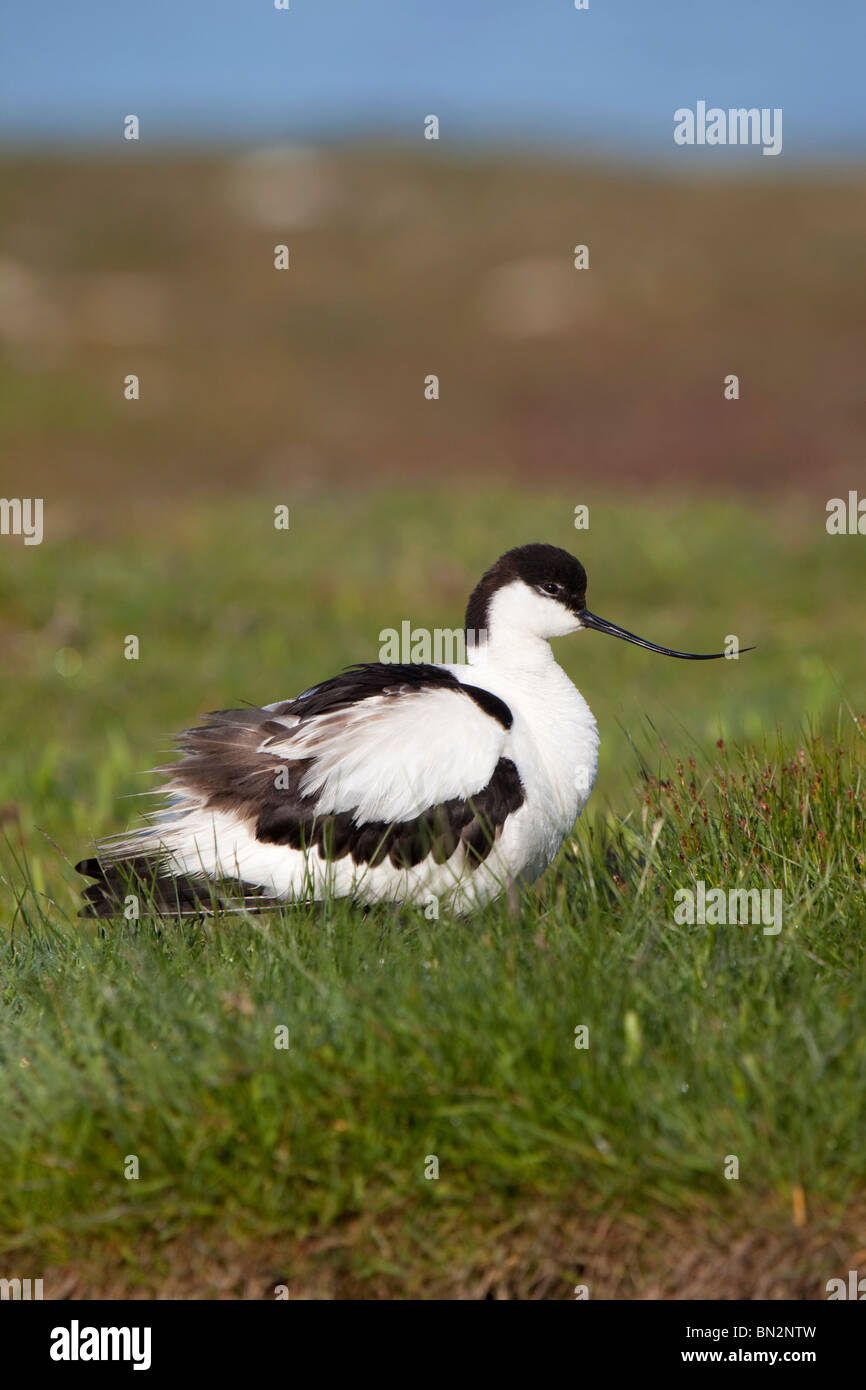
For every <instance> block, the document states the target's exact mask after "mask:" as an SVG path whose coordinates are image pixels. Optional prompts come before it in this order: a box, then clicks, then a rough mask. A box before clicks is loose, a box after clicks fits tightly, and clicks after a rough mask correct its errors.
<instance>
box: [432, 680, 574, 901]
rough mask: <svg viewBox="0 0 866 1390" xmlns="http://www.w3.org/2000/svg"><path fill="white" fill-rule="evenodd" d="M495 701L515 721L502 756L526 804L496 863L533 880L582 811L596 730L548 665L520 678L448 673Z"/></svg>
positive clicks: (505, 834)
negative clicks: (517, 777)
mask: <svg viewBox="0 0 866 1390" xmlns="http://www.w3.org/2000/svg"><path fill="white" fill-rule="evenodd" d="M451 669H453V670H454V671H455V673H456V674H457V675H458V677H459V678H460V679H461V680H463V681H466V682H468V683H471V684H474V685H479V686H482V687H483V688H484V689H486V690H490V691H492V692H493V694H494V695H498V696H499V697H500V699H502V700H504V701H505V703H506V704H507V705H508V707H509V709H510V710H511V712H512V714H513V716H514V723H513V725H512V727H511V729H510V731H509V736H508V742H507V749H506V753H507V756H509V757H510V758H511V759H512V761H513V762H514V763H515V765H516V767H517V770H518V772H519V774H520V779H521V781H522V783H523V786H524V788H525V791H526V801H525V802H524V804H523V806H522V807H521V808H520V810H519V811H517V812H516V813H515V814H514V815H512V816H510V817H509V818H508V821H507V823H506V825H505V827H504V829H503V832H502V837H501V842H500V844H499V858H500V859H501V860H502V861H503V862H504V863H505V864H506V865H507V867H508V870H509V873H510V874H512V875H513V876H514V877H518V876H519V877H521V878H523V879H525V880H527V881H531V880H533V879H535V878H537V877H538V876H539V875H540V874H541V873H543V872H544V870H545V869H546V868H547V866H548V865H549V864H550V862H551V861H552V859H553V858H554V856H555V855H556V853H557V851H558V849H559V847H560V845H561V844H562V841H563V839H564V838H565V836H566V835H567V834H568V833H569V832H570V830H571V829H572V827H573V825H574V822H575V820H576V819H577V817H578V816H579V814H580V812H581V811H582V810H583V807H584V806H585V804H586V801H587V799H588V797H589V794H590V792H591V791H592V788H593V784H594V782H595V778H596V772H597V770H598V742H599V739H598V728H597V725H596V722H595V717H594V716H593V713H592V711H591V709H590V708H589V705H588V704H587V703H586V701H585V700H584V698H583V696H582V695H581V693H580V691H579V690H578V689H577V688H576V687H575V686H574V685H573V684H572V682H571V681H570V680H569V679H568V677H567V676H566V674H565V672H564V671H563V670H562V668H561V667H560V666H558V665H557V664H556V663H555V662H554V661H553V660H552V659H551V661H550V663H549V664H548V665H546V667H545V669H544V671H543V672H541V673H539V672H538V671H533V672H532V673H531V674H530V673H527V674H526V675H525V676H524V675H521V673H519V672H515V671H514V670H511V669H498V668H497V667H496V666H495V665H494V664H493V663H485V664H482V665H478V666H475V665H473V666H455V667H453V668H451Z"/></svg>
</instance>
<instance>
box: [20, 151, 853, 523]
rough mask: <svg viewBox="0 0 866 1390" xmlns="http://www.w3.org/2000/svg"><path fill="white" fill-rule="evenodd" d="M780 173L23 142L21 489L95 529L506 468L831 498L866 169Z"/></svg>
mask: <svg viewBox="0 0 866 1390" xmlns="http://www.w3.org/2000/svg"><path fill="white" fill-rule="evenodd" d="M761 173H762V175H764V177H763V178H762V179H761V180H760V181H759V180H758V179H757V178H756V177H749V176H743V175H736V176H726V177H724V178H720V179H710V178H707V177H695V176H694V175H693V174H690V175H688V176H687V177H677V176H675V175H674V174H672V173H661V172H656V173H650V172H646V171H643V172H638V171H635V170H629V169H625V168H615V169H614V168H609V167H604V166H601V165H591V164H584V165H579V164H575V163H569V162H567V161H565V160H556V159H553V158H549V157H548V158H540V157H539V158H534V159H531V160H530V159H529V158H524V159H522V160H521V159H519V158H515V157H511V156H509V157H508V158H505V157H504V156H503V157H501V158H492V157H490V156H481V155H478V156H472V155H470V154H464V155H463V156H462V157H461V158H454V157H453V156H450V157H449V156H444V155H443V154H441V153H440V152H439V151H438V150H432V149H431V150H425V152H424V155H423V157H422V156H418V155H416V154H409V153H407V152H404V151H401V150H399V149H386V148H372V147H356V148H334V149H328V148H317V149H311V148H300V147H291V146H282V147H275V148H273V149H262V150H253V151H250V152H245V153H240V152H238V153H233V154H226V153H223V154H221V155H219V156H218V157H217V156H215V155H213V154H210V155H192V154H189V155H183V156H179V155H173V156H170V155H168V154H166V155H164V156H159V157H156V156H149V155H146V154H145V153H144V151H143V150H139V149H137V148H135V147H130V148H128V149H125V150H124V151H123V154H122V156H120V155H118V156H111V157H109V156H107V155H95V154H91V155H87V156H84V155H77V154H75V155H73V154H64V155H63V156H62V158H61V157H58V158H52V159H46V158H43V157H37V156H35V155H23V154H15V155H12V154H9V153H8V152H7V154H6V155H5V156H4V157H3V158H2V160H0V450H2V458H3V475H2V491H3V493H4V495H7V496H13V495H22V496H23V495H26V496H36V495H42V496H45V497H50V498H51V499H52V500H53V504H54V505H55V507H58V506H59V507H61V508H62V507H64V506H65V507H66V508H68V509H69V511H70V512H75V513H76V514H78V513H85V514H86V515H87V516H88V518H89V521H90V524H91V525H94V526H98V525H99V524H100V521H101V519H103V518H105V519H109V518H110V519H111V520H112V522H115V521H117V519H118V517H120V516H122V514H123V513H124V512H126V514H127V515H130V513H129V504H130V503H133V504H135V506H136V507H140V506H142V505H146V504H147V503H153V504H155V505H156V506H158V507H161V508H164V507H166V506H167V505H169V504H170V503H171V502H173V501H175V500H177V501H178V502H179V503H183V504H184V505H187V504H188V503H191V502H192V501H193V499H194V498H195V497H196V496H198V495H201V494H204V495H206V496H208V497H211V496H212V497H213V498H214V499H215V500H219V499H220V497H229V496H230V495H231V494H232V493H235V492H237V491H238V490H239V489H244V490H252V491H255V490H261V491H265V492H268V491H269V492H273V490H274V488H275V486H276V485H277V484H279V487H280V489H281V495H282V493H283V492H284V491H285V490H286V489H287V488H290V489H291V490H292V495H296V494H297V492H299V491H307V490H318V489H321V488H323V487H324V488H327V487H332V486H334V485H340V486H342V487H352V488H353V489H357V488H363V487H365V486H366V485H367V484H375V483H378V482H380V481H382V482H389V483H392V482H395V481H398V480H399V481H403V482H408V483H410V484H411V483H414V482H416V481H417V482H423V483H424V484H425V485H427V484H430V483H431V482H433V483H435V482H436V481H437V480H438V479H440V478H441V479H444V480H452V481H456V482H458V483H459V484H461V485H462V484H463V483H464V482H465V480H466V479H468V478H470V477H477V478H490V477H491V476H495V477H501V478H503V479H507V480H508V481H509V483H515V482H516V483H518V484H525V485H536V484H546V485H549V486H558V485H559V484H560V483H562V482H564V481H565V480H567V481H568V483H569V484H570V485H572V487H573V486H584V487H586V486H587V485H591V486H594V487H598V488H603V489H609V490H616V489H620V488H625V489H627V490H628V495H629V498H630V500H632V501H640V500H641V499H642V498H643V497H646V498H647V499H648V500H649V499H651V498H652V497H653V496H654V494H655V493H656V491H657V490H658V489H662V488H663V489H666V490H675V491H680V490H688V491H694V490H709V491H711V492H743V491H751V490H755V489H760V490H770V491H778V492H780V493H785V494H786V495H787V494H793V495H803V496H804V497H805V498H807V499H808V500H809V501H810V502H817V504H818V506H819V510H820V511H823V507H824V503H825V500H826V499H827V498H828V497H829V496H831V495H833V493H834V492H839V491H843V492H844V490H845V489H847V488H848V487H854V486H856V484H857V475H858V474H859V475H860V477H862V459H863V447H864V442H866V400H864V393H863V388H862V381H863V369H864V360H863V359H864V335H863V324H864V323H866V277H864V273H863V247H864V244H866V188H864V184H863V180H862V178H861V177H860V176H859V174H858V173H857V171H852V170H848V171H845V170H839V171H837V172H829V173H828V172H825V173H823V174H821V175H820V176H819V175H817V174H815V175H812V174H809V173H806V172H800V173H793V174H788V175H785V176H783V175H776V174H775V173H774V175H773V176H772V177H767V176H766V170H765V169H763V168H762V170H761ZM279 243H285V244H286V245H287V246H288V247H289V252H290V262H291V264H290V269H289V270H288V271H278V270H276V269H275V268H274V247H275V245H277V244H279ZM578 244H586V245H587V246H588V247H589V259H590V268H589V269H588V270H581V271H578V270H575V269H574V267H573V254H574V247H575V246H576V245H578ZM129 373H135V374H137V375H138V376H139V378H140V382H141V399H140V400H138V401H135V402H130V401H126V400H125V399H124V395H123V383H124V378H125V377H126V376H127V374H129ZM729 373H736V374H737V375H738V377H739V380H740V399H739V400H738V401H736V402H734V401H726V400H725V399H724V396H723V383H724V378H725V376H726V375H727V374H729ZM429 374H436V375H437V376H438V377H439V381H440V399H439V400H437V401H429V400H426V399H425V395H424V383H425V378H426V377H427V376H428V375H429ZM569 495H571V492H570V493H569Z"/></svg>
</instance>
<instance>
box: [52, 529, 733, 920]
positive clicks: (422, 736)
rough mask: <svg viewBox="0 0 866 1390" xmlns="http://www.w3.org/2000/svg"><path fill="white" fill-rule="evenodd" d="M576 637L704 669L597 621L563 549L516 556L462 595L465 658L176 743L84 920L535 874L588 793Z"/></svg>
mask: <svg viewBox="0 0 866 1390" xmlns="http://www.w3.org/2000/svg"><path fill="white" fill-rule="evenodd" d="M583 628H595V629H597V630H600V631H607V632H611V633H612V634H613V635H615V636H619V637H623V638H625V639H626V640H627V641H631V642H636V643H638V644H639V645H641V646H645V647H648V648H650V649H651V650H656V651H660V652H663V653H665V654H666V655H669V656H680V657H686V658H689V659H695V660H701V659H708V658H703V657H697V656H695V655H694V654H693V653H688V652H672V651H669V650H668V649H667V648H664V647H655V646H654V644H652V643H649V642H645V641H644V639H643V638H639V637H635V636H634V635H633V634H632V633H628V632H626V631H625V630H624V629H622V628H617V627H615V626H614V625H613V624H610V623H607V622H605V620H603V619H601V618H597V617H596V616H595V615H594V614H592V613H590V612H589V610H588V609H587V607H586V572H585V570H584V569H583V566H582V565H581V564H580V562H579V561H578V560H576V559H575V558H574V557H573V556H571V555H569V554H568V552H567V551H564V550H559V549H557V548H556V547H554V546H549V545H526V546H521V547H519V548H517V549H516V550H511V551H508V553H507V554H505V555H503V556H501V557H500V559H499V560H497V562H496V564H495V565H493V566H492V567H491V568H490V569H489V570H488V571H487V573H486V574H485V575H484V576H483V578H482V579H481V581H480V583H479V584H478V585H477V587H476V588H475V590H474V591H473V593H472V595H471V596H470V599H469V604H468V607H467V611H466V629H467V635H471V639H474V640H470V642H469V644H468V659H467V662H466V663H465V664H454V665H447V666H444V665H443V666H434V665H421V664H418V665H415V664H410V665H403V664H388V663H381V662H374V663H371V664H368V665H362V666H356V667H352V668H350V669H349V670H347V671H345V672H343V674H341V675H339V676H335V677H334V678H333V679H331V680H327V681H324V682H323V683H322V684H320V685H317V686H314V687H312V688H311V689H310V690H306V691H304V692H303V694H301V695H299V696H297V698H296V699H293V700H285V701H282V702H280V703H277V704H274V705H268V706H266V707H264V708H261V709H259V708H249V709H235V710H224V711H222V712H220V713H217V714H212V715H210V716H209V717H208V719H207V721H206V723H204V724H203V725H201V726H200V727H198V728H194V729H190V730H187V732H186V733H184V734H183V735H181V738H180V748H181V752H182V757H181V759H180V760H179V761H178V762H176V763H174V764H172V765H171V766H170V767H168V768H165V769H162V770H163V771H164V772H167V773H168V775H169V779H170V780H169V782H168V785H167V787H166V788H165V791H166V794H167V797H168V801H167V804H166V806H165V807H164V809H163V810H161V811H160V812H158V813H157V814H156V815H155V817H153V818H152V823H151V824H150V825H148V826H146V827H145V828H144V829H141V830H138V831H134V832H133V833H131V834H130V835H128V836H124V837H118V838H115V839H113V840H109V841H105V842H103V843H102V844H101V845H100V846H99V847H98V853H97V857H96V858H95V859H90V860H87V861H85V862H83V863H82V864H80V865H79V866H78V868H79V869H80V871H81V872H83V873H84V874H86V875H87V876H89V877H91V878H93V879H94V880H95V882H94V883H93V884H91V885H90V887H88V889H87V890H86V892H85V898H86V900H87V904H88V907H87V910H88V911H89V912H90V913H91V914H92V915H96V916H111V915H114V914H115V913H117V912H118V911H119V909H120V907H121V905H122V904H123V902H124V899H125V897H126V895H128V894H129V893H131V892H135V890H136V886H143V887H144V888H146V889H147V890H148V892H149V894H150V896H151V901H152V902H153V904H154V906H155V907H157V908H158V909H159V910H160V911H163V912H166V913H180V914H185V913H190V912H198V911H201V910H203V909H205V910H206V909H207V908H208V907H209V906H210V905H211V904H219V905H221V906H224V907H225V906H229V907H232V906H239V905H243V906H246V907H266V906H268V905H271V904H274V903H276V902H285V901H289V902H291V901H310V900H315V899H322V898H328V897H352V898H355V899H357V900H359V901H363V902H375V901H382V900H385V901H414V902H420V903H425V902H428V901H430V899H431V897H433V898H435V899H437V900H438V901H440V902H442V904H443V906H446V907H448V908H450V909H451V910H454V911H460V912H463V911H468V910H471V909H472V908H473V907H476V906H479V905H481V904H482V903H484V902H486V901H489V900H490V899H492V898H495V897H496V896H497V895H498V894H500V893H501V892H503V891H504V890H505V889H507V888H509V887H510V886H511V885H513V884H515V883H517V882H528V881H532V880H533V879H535V878H537V877H538V876H539V875H540V874H541V873H542V872H543V871H544V869H545V868H546V867H547V866H548V865H549V864H550V862H551V861H552V859H553V858H554V856H555V854H556V852H557V850H558V849H559V846H560V844H561V843H562V841H563V839H564V837H565V836H566V835H567V834H568V833H569V831H570V830H571V828H572V827H573V825H574V822H575V819H576V818H577V816H578V815H579V814H580V811H581V810H582V808H583V806H584V804H585V802H586V800H587V797H588V796H589V793H590V791H591V789H592V786H593V783H594V781H595V774H596V766H597V755H598V732H597V728H596V723H595V719H594V718H593V716H592V713H591V711H590V709H589V707H588V705H587V704H586V701H585V700H584V699H583V697H582V695H581V694H580V693H579V691H578V690H576V689H575V687H574V685H573V684H572V683H571V681H570V680H569V679H568V677H567V676H566V675H565V673H564V671H562V670H561V668H560V667H559V666H558V665H557V664H556V662H555V660H554V658H553V653H552V651H551V649H550V645H549V641H550V639H551V638H553V637H560V636H566V635H567V634H569V633H573V632H578V631H580V630H581V629H583ZM713 655H719V656H721V655H722V653H715V654H713Z"/></svg>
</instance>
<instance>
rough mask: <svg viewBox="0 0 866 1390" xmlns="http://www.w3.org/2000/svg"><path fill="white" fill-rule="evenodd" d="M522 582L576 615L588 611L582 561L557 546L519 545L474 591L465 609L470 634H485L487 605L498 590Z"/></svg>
mask: <svg viewBox="0 0 866 1390" xmlns="http://www.w3.org/2000/svg"><path fill="white" fill-rule="evenodd" d="M519 579H520V580H523V583H524V584H528V585H530V587H531V588H533V589H539V590H540V591H541V592H542V593H546V594H548V596H549V597H550V598H555V599H557V600H558V601H559V602H560V603H562V604H564V606H565V607H566V608H569V609H570V610H571V611H572V612H573V613H580V612H582V611H583V609H584V608H585V607H586V570H585V569H584V568H583V565H582V564H581V563H580V561H579V560H576V559H575V558H574V556H573V555H569V553H568V551H567V550H560V548H559V546H556V545H542V544H541V543H540V542H536V543H535V544H533V545H518V546H517V547H516V548H515V549H514V550H507V551H506V552H505V554H504V555H500V557H499V559H498V560H497V561H496V563H495V564H493V565H491V566H490V569H489V570H488V571H487V573H486V574H484V575H482V577H481V579H480V580H479V582H478V583H477V584H476V586H475V588H474V589H473V590H472V593H471V594H470V596H469V603H468V604H467V606H466V630H467V632H483V631H485V630H486V628H487V612H488V605H489V603H490V600H491V598H492V597H493V595H494V594H495V593H496V590H497V589H501V588H503V586H504V585H506V584H513V583H514V581H515V580H519Z"/></svg>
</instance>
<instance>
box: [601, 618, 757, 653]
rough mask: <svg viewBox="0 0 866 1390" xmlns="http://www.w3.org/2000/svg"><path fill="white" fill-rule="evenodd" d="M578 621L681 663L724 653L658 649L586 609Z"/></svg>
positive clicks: (745, 648)
mask: <svg viewBox="0 0 866 1390" xmlns="http://www.w3.org/2000/svg"><path fill="white" fill-rule="evenodd" d="M579 616H580V621H581V622H582V623H583V626H584V627H588V628H591V629H592V631H593V632H609V633H610V635H611V637H621V638H622V640H623V641H624V642H634V644H635V646H636V647H646V649H647V651H648V652H661V654H662V656H678V657H679V658H680V659H681V660H682V661H717V660H718V658H719V657H720V656H724V655H725V653H724V652H675V651H672V650H671V648H670V647H658V646H656V644H655V642H647V641H646V639H645V638H643V637H636V636H635V634H634V633H633V632H626V630H625V628H624V627H617V625H616V623H609V622H608V621H607V618H599V617H598V615H597V614H596V613H590V611H589V609H588V608H584V609H582V610H581V612H580V615H579ZM742 650H743V651H748V652H750V651H752V648H751V647H744V648H742Z"/></svg>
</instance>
